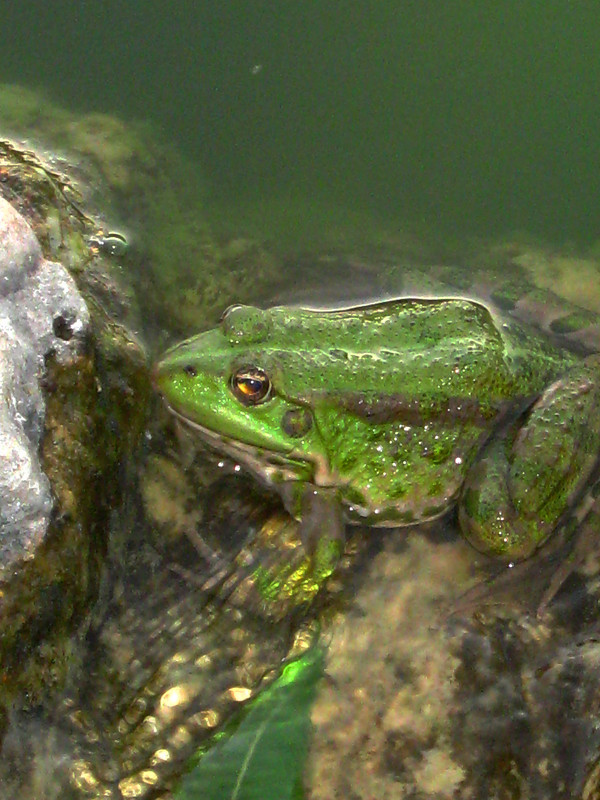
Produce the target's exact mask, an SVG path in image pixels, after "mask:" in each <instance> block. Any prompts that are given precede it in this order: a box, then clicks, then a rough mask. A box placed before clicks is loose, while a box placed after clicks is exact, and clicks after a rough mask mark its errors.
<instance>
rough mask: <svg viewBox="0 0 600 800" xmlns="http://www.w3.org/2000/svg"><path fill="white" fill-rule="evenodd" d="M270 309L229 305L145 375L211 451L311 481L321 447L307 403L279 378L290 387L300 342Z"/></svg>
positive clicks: (322, 464)
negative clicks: (150, 376)
mask: <svg viewBox="0 0 600 800" xmlns="http://www.w3.org/2000/svg"><path fill="white" fill-rule="evenodd" d="M274 312H277V309H273V310H270V311H263V310H261V309H258V308H252V307H249V306H232V307H231V308H229V309H227V311H226V312H225V313H224V314H223V316H222V318H221V321H220V324H219V327H217V328H214V329H213V330H210V331H206V332H205V333H201V334H200V335H198V336H194V337H193V338H191V339H188V340H186V341H184V342H182V343H181V344H179V345H177V346H176V347H174V348H173V349H171V350H169V351H168V352H167V353H166V354H165V355H164V357H163V358H162V360H161V361H160V362H159V363H158V364H156V366H155V367H154V371H153V380H154V384H155V386H156V388H157V389H158V391H159V392H160V393H161V394H162V396H163V397H164V399H165V401H166V403H167V404H168V406H169V408H170V410H171V411H172V412H173V413H174V414H175V415H176V416H177V417H178V418H179V419H181V420H183V421H184V422H185V423H187V424H188V425H190V426H192V427H194V428H196V429H198V430H199V431H200V433H201V434H203V435H204V437H205V438H206V439H208V440H209V442H212V444H213V445H214V446H215V447H217V449H221V450H224V451H228V452H231V453H233V454H234V455H238V456H239V455H240V451H242V452H243V451H245V452H247V453H248V452H249V453H251V454H252V461H253V462H255V465H256V466H258V464H257V463H256V462H261V466H262V467H263V468H264V467H265V465H266V464H270V465H272V466H273V467H274V468H276V465H281V466H283V467H285V468H286V472H287V474H288V476H289V477H292V476H293V477H305V478H311V477H312V476H313V475H314V473H315V472H319V471H322V470H326V469H327V465H326V459H325V455H324V452H325V451H324V447H323V443H322V441H321V439H320V436H319V433H318V430H317V428H316V426H315V424H314V417H313V413H312V410H311V408H310V406H309V403H308V402H307V400H306V398H302V397H299V396H298V392H297V391H296V390H290V381H289V380H288V379H287V378H288V376H289V372H290V371H294V379H295V380H294V381H293V383H294V385H296V386H297V383H298V381H297V379H298V374H299V372H298V371H299V369H300V371H301V366H299V363H298V361H297V356H298V351H299V350H301V349H302V342H300V341H299V342H297V343H294V341H292V340H291V338H292V339H293V336H294V334H293V332H292V333H290V329H289V328H288V330H287V331H286V326H285V324H282V321H281V320H277V321H275V320H276V319H277V318H276V313H275V314H274ZM290 337H291V338H290ZM290 471H291V475H289V472H290Z"/></svg>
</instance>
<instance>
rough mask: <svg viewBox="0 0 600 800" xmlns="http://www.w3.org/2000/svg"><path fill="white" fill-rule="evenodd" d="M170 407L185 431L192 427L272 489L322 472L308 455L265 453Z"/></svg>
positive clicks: (264, 450)
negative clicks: (286, 482) (217, 431)
mask: <svg viewBox="0 0 600 800" xmlns="http://www.w3.org/2000/svg"><path fill="white" fill-rule="evenodd" d="M167 408H168V409H169V411H170V413H171V414H173V416H174V417H175V418H176V419H177V420H178V421H179V422H180V423H181V424H182V425H183V426H184V427H185V428H191V429H192V430H193V431H194V432H195V433H197V434H199V435H200V437H201V439H202V440H203V441H204V442H205V443H206V444H208V445H209V447H211V448H213V449H214V450H216V451H217V452H218V453H224V454H225V455H227V456H229V457H230V458H232V459H233V460H234V461H236V462H238V463H239V464H241V465H243V466H244V467H246V468H247V469H249V470H250V471H251V472H253V473H254V474H255V475H258V477H260V478H262V480H264V481H265V482H266V483H267V484H268V485H269V486H277V485H278V484H281V483H283V482H285V481H297V480H298V479H300V478H302V479H304V480H313V479H314V475H315V472H318V471H319V466H320V465H318V464H315V463H314V462H313V461H312V460H310V459H307V458H306V455H305V454H300V453H296V452H293V451H292V452H289V453H278V452H277V451H275V450H266V449H265V448H262V447H257V446H256V445H251V444H246V443H245V442H240V441H238V440H236V439H230V438H229V437H228V436H224V435H223V434H221V433H216V432H215V431H213V430H211V429H210V428H206V427H205V426H204V425H200V423H198V422H194V421H193V420H191V419H190V418H189V417H186V416H184V415H183V414H180V413H179V412H178V411H176V410H175V409H174V408H173V407H172V406H170V405H168V404H167Z"/></svg>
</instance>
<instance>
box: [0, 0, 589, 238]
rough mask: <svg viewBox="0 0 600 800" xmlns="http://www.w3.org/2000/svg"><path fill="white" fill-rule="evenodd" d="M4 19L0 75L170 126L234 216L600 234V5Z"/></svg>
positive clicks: (246, 1) (152, 1) (44, 11)
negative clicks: (367, 218) (271, 201)
mask: <svg viewBox="0 0 600 800" xmlns="http://www.w3.org/2000/svg"><path fill="white" fill-rule="evenodd" d="M3 30H4V31H5V36H4V37H3V46H2V49H1V52H0V80H9V81H18V82H24V83H26V84H28V85H34V86H36V87H37V86H41V87H43V88H46V89H47V90H48V91H49V92H51V93H52V94H53V95H55V97H56V98H57V99H58V100H59V101H60V102H62V103H65V104H68V105H72V106H75V107H79V108H85V109H96V110H101V111H106V112H109V113H119V114H124V115H126V116H131V117H136V118H145V119H151V120H153V121H154V122H156V123H158V124H160V125H161V126H162V127H163V129H164V130H165V131H166V132H167V133H168V134H169V135H171V136H173V137H174V138H175V139H176V140H177V141H178V142H180V143H181V145H182V146H183V147H184V148H185V149H186V150H187V152H188V153H189V154H191V155H193V156H194V157H197V158H198V159H199V161H200V163H201V165H202V168H203V169H204V171H205V173H206V175H207V177H208V179H209V182H210V186H211V190H212V192H213V195H214V196H218V197H219V198H220V200H221V202H222V204H223V205H224V206H225V207H228V206H229V205H230V204H234V205H236V206H237V205H239V204H242V205H244V204H248V205H249V206H254V207H257V206H259V205H260V204H261V203H262V202H264V201H265V198H266V197H273V196H277V198H278V202H279V204H281V203H284V204H285V203H286V202H287V203H289V204H291V205H292V206H293V204H294V201H296V200H298V199H300V198H302V199H303V200H304V201H305V202H314V203H315V204H316V206H317V210H316V211H315V212H314V213H315V214H318V215H319V216H320V217H322V216H323V210H322V205H323V204H325V205H327V204H336V205H337V206H343V207H346V208H348V209H349V210H357V209H360V210H366V211H369V212H373V213H375V214H377V215H386V216H391V217H393V218H396V219H397V218H398V217H401V218H402V219H404V220H405V219H409V220H412V221H419V222H423V223H426V224H427V225H428V226H431V227H433V228H438V227H439V226H443V227H444V228H446V229H447V230H449V231H452V232H456V231H459V232H462V231H466V230H477V231H482V230H484V231H486V232H490V231H492V232H494V233H498V232H505V231H506V230H512V229H519V230H527V231H530V232H533V233H541V234H544V235H546V236H548V235H551V236H552V237H554V238H556V239H558V240H561V241H564V240H569V239H572V238H574V239H583V240H586V241H590V240H594V239H596V238H597V236H598V229H599V211H598V202H597V198H598V195H599V192H598V189H599V180H600V179H599V173H598V169H597V162H598V151H599V149H600V132H599V126H598V125H597V110H596V109H597V97H598V94H599V89H600V60H599V59H598V58H597V48H598V44H599V43H600V41H599V40H600V26H598V9H597V6H596V5H595V3H588V2H575V3H569V2H565V1H564V0H530V1H529V2H526V3H513V2H495V1H494V0H477V1H476V2H475V1H473V0H459V1H457V2H439V0H419V2H406V1H405V2H398V0H395V1H394V0H370V1H369V2H364V0H358V1H357V2H354V3H352V4H348V3H347V2H344V1H343V0H325V2H319V3H317V2H309V0H305V1H302V0H301V1H300V2H298V0H279V2H276V3H275V2H264V0H231V2H228V3H223V2H220V1H219V0H205V2H202V3H197V2H193V0H178V1H177V2H175V3H171V4H169V5H168V6H166V5H165V4H164V3H161V2H159V0H149V1H148V2H144V3H136V2H128V3H120V2H116V0H106V1H105V2H103V3H98V4H96V3H91V2H90V3H87V2H86V3H77V4H73V3H70V2H68V0H57V2H53V3H34V2H30V3H26V4H9V6H8V7H7V9H5V10H4V11H3ZM265 213H267V212H265ZM291 213H292V216H293V215H294V212H291ZM300 213H306V214H308V215H310V209H309V210H308V211H307V210H306V209H305V210H304V211H303V212H300ZM281 224H283V222H281ZM287 224H289V220H288V221H287Z"/></svg>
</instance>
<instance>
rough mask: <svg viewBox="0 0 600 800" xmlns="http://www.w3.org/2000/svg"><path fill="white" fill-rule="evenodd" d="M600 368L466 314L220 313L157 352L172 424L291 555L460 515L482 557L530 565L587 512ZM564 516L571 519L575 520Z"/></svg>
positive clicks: (424, 310)
mask: <svg viewBox="0 0 600 800" xmlns="http://www.w3.org/2000/svg"><path fill="white" fill-rule="evenodd" d="M599 375H600V361H599V359H598V358H597V357H596V356H588V357H587V358H584V357H582V356H580V355H578V354H575V353H572V352H569V351H568V350H565V349H561V348H560V347H558V346H557V345H556V343H553V342H552V341H551V340H550V339H549V338H547V337H545V336H544V335H543V334H542V333H541V332H539V331H536V330H534V329H533V328H529V327H527V326H523V325H520V324H517V323H515V322H514V321H512V320H511V321H505V320H503V319H502V318H501V317H500V316H499V315H496V313H495V312H493V311H491V310H490V309H488V308H487V307H486V306H484V305H482V304H480V303H478V302H475V301H471V300H463V299H439V300H433V299H402V300H394V301H390V302H385V303H379V304H375V305H367V306H361V307H357V308H351V309H342V310H331V311H322V310H306V309H299V308H290V307H279V308H271V309H268V310H260V309H258V308H252V307H247V306H234V307H231V308H229V309H228V310H227V311H226V312H225V314H224V315H223V317H222V319H221V322H220V325H219V327H217V328H215V329H214V330H210V331H207V332H205V333H202V334H200V335H199V336H196V337H194V338H192V339H189V340H187V341H185V342H183V343H182V344H180V345H178V346H176V347H174V348H173V349H172V350H170V351H169V352H168V353H167V354H166V355H165V356H164V358H163V359H162V361H160V363H159V364H158V365H157V366H156V367H155V375H154V377H155V384H156V385H157V387H158V389H159V391H160V392H161V393H162V395H163V396H164V398H165V400H166V402H167V404H168V406H169V408H170V410H171V411H172V412H173V413H174V414H175V415H176V416H177V417H178V418H179V419H180V420H182V421H184V422H185V423H187V424H188V425H190V426H192V427H193V428H195V429H196V430H197V431H198V432H199V433H200V434H201V435H202V436H203V437H204V438H205V439H206V440H207V441H208V442H209V443H210V444H212V445H213V446H214V447H215V448H217V449H218V450H219V451H221V452H224V453H227V454H229V455H231V456H232V457H233V458H235V459H237V460H238V461H240V462H241V463H243V464H245V465H246V466H248V467H249V468H250V469H251V470H252V471H253V472H254V473H255V474H257V475H258V476H259V477H260V478H262V479H264V480H266V481H267V482H268V483H269V484H271V485H273V486H275V487H276V488H277V490H278V491H279V493H280V494H281V496H282V498H283V501H284V504H285V506H286V508H287V509H288V511H289V512H290V513H291V514H292V515H293V516H294V517H296V518H297V519H299V520H301V525H302V535H303V541H305V542H306V543H307V544H308V546H309V549H310V546H311V543H312V546H314V542H315V538H316V537H319V536H324V535H327V536H329V537H331V536H333V537H334V538H335V537H337V536H340V535H341V532H342V529H343V524H344V521H349V522H359V523H364V524H367V525H381V526H397V525H410V524H412V523H416V522H420V521H424V520H431V519H433V518H435V517H437V516H439V515H441V514H443V513H444V512H445V511H446V510H447V509H449V508H450V507H451V506H452V505H454V504H457V505H458V512H459V521H460V526H461V529H462V531H463V533H464V535H465V536H466V537H467V539H468V540H469V541H470V542H471V543H472V544H473V545H474V546H475V547H476V548H477V549H479V550H481V551H483V552H486V553H489V554H492V555H497V556H501V557H504V558H506V560H509V561H513V560H517V559H523V558H526V557H527V556H529V555H530V554H531V553H533V551H535V549H536V548H537V547H538V546H539V545H540V544H541V543H542V542H543V541H544V540H545V539H546V538H547V537H548V535H549V534H550V533H551V532H552V531H553V529H555V528H556V527H557V526H559V525H560V524H562V522H563V521H564V520H565V518H566V517H568V516H569V514H570V512H573V511H574V510H576V509H578V510H579V509H581V507H582V505H583V506H585V503H586V502H588V500H587V499H586V498H587V495H586V491H585V490H586V488H587V487H588V486H589V484H590V482H591V480H592V478H593V476H594V471H595V468H596V465H597V458H598V452H599V450H600V448H599V445H600V409H599V403H600V381H599V380H598V377H599ZM579 513H581V512H580V511H579Z"/></svg>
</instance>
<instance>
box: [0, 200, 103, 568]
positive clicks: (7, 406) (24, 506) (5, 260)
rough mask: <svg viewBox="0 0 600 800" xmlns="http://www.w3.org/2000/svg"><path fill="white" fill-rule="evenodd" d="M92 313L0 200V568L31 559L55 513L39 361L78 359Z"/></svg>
mask: <svg viewBox="0 0 600 800" xmlns="http://www.w3.org/2000/svg"><path fill="white" fill-rule="evenodd" d="M88 328H89V312H88V309H87V306H86V304H85V302H84V301H83V298H82V297H81V296H80V294H79V293H78V291H77V288H76V286H75V283H74V281H73V279H72V278H71V276H70V275H69V273H68V272H67V271H66V270H65V268H64V267H63V266H62V265H61V264H58V263H55V262H51V261H47V260H45V259H44V257H43V256H42V252H41V248H40V245H39V242H38V241H37V239H36V237H35V235H34V233H33V231H32V229H31V228H30V227H29V225H28V224H27V222H26V221H25V220H24V218H23V217H22V216H21V215H20V214H19V213H18V212H17V211H16V210H15V209H14V208H13V207H12V206H11V205H10V204H9V203H7V202H6V201H5V200H3V199H2V198H0V565H1V567H2V569H4V570H6V569H7V568H11V567H12V566H14V565H16V564H17V563H18V562H19V561H21V560H23V559H27V558H31V557H32V556H33V555H34V553H35V550H36V548H37V546H38V545H39V544H40V542H42V541H43V539H44V536H45V534H46V531H47V529H48V523H49V520H50V514H51V511H52V507H53V500H52V493H51V489H50V484H49V482H48V479H47V477H46V476H45V475H44V473H43V470H42V467H41V464H40V459H39V445H40V440H41V436H42V433H43V430H44V397H43V392H42V388H41V379H42V376H43V373H44V360H45V358H46V357H47V356H49V355H52V356H53V357H54V358H56V359H57V360H58V361H59V362H60V363H68V361H69V360H70V359H72V358H73V357H74V356H76V355H77V354H78V353H81V351H82V348H83V346H84V340H85V337H86V334H87V332H88Z"/></svg>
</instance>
